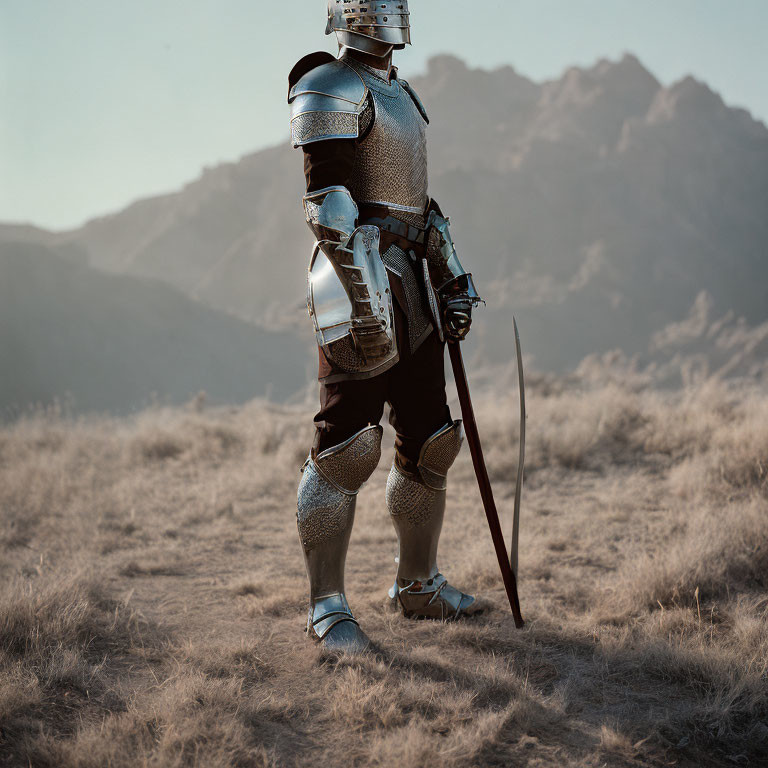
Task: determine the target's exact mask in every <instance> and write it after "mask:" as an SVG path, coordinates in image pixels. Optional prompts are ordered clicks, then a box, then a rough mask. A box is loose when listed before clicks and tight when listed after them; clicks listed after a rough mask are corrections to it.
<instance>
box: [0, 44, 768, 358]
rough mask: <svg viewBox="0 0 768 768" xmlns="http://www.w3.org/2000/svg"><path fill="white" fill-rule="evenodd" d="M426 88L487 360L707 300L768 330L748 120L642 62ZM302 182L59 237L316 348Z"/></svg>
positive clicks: (656, 327) (764, 186)
mask: <svg viewBox="0 0 768 768" xmlns="http://www.w3.org/2000/svg"><path fill="white" fill-rule="evenodd" d="M405 74H406V75H407V74H408V73H405ZM411 81H412V83H413V85H414V86H415V87H416V89H417V90H418V91H419V93H420V95H421V96H422V98H423V100H424V102H425V104H426V106H427V110H428V111H429V113H430V115H431V118H432V122H431V125H430V129H429V141H430V167H431V171H430V172H431V181H430V184H431V193H432V194H433V195H434V196H435V198H437V199H438V200H439V201H440V203H441V205H442V207H443V209H444V210H445V211H446V212H447V213H448V214H449V215H450V216H451V218H452V222H453V227H454V234H455V239H456V240H457V243H458V246H459V249H460V251H461V253H462V256H463V260H464V262H465V265H466V266H467V267H468V268H470V269H471V270H472V271H473V272H474V274H475V277H476V282H477V284H478V287H479V289H480V291H481V293H482V294H483V295H484V296H485V298H486V299H487V300H488V309H486V310H480V311H478V315H477V317H478V324H477V327H476V331H477V332H476V333H475V335H474V341H473V344H474V345H476V348H478V347H482V350H483V353H484V355H485V357H486V358H487V359H489V360H491V361H499V360H505V359H508V358H509V356H510V354H511V347H510V344H509V328H510V327H511V316H512V312H515V314H516V315H517V317H518V320H519V322H520V326H521V329H522V331H523V334H524V337H525V338H524V341H525V347H526V351H527V352H528V353H529V354H530V355H532V356H533V358H534V359H535V360H536V362H537V363H538V365H539V366H540V367H542V368H546V369H563V368H566V367H569V366H572V365H574V364H576V363H577V362H578V361H579V360H581V358H582V357H583V356H584V355H586V354H588V353H592V352H601V351H605V350H609V349H612V348H615V347H620V348H622V349H624V350H625V351H627V352H628V353H641V352H645V351H647V344H648V339H650V338H651V337H652V336H653V335H654V334H656V333H658V332H660V331H661V330H662V329H663V328H664V327H666V326H667V325H668V324H670V323H674V322H679V321H681V320H683V319H684V318H685V316H686V315H687V313H688V311H689V310H690V308H691V307H692V306H693V304H694V302H695V300H696V297H697V296H698V295H699V294H700V293H701V292H702V291H706V292H707V293H708V295H709V296H710V297H711V299H712V312H713V314H714V315H722V314H725V313H726V312H728V311H733V312H735V313H736V314H737V315H739V316H741V315H743V316H744V317H745V319H746V321H747V322H748V323H750V324H752V325H757V324H759V323H761V322H763V321H765V320H766V319H768V215H766V211H768V129H766V127H765V126H764V125H763V124H762V123H759V122H757V121H755V120H753V119H752V118H751V117H750V116H749V114H747V113H746V112H745V111H744V110H741V109H733V108H729V107H727V106H726V105H725V104H724V103H723V101H722V100H721V98H720V97H719V96H718V95H717V94H715V93H713V92H712V91H711V90H710V89H709V88H708V87H707V86H706V85H704V84H703V83H700V82H697V81H696V80H694V79H692V78H686V79H684V80H682V81H681V82H679V83H676V84H674V85H672V86H669V87H665V86H663V85H661V84H660V83H659V82H658V81H657V80H656V79H655V78H654V77H653V76H652V75H651V74H650V73H649V72H648V71H647V70H646V69H645V68H644V67H643V66H642V64H641V63H640V62H639V61H638V60H637V59H636V58H634V57H632V56H625V57H624V58H623V59H622V60H621V61H618V62H611V61H601V62H599V63H598V64H596V65H595V66H594V67H592V68H589V69H580V68H573V69H570V70H568V71H567V72H566V73H565V74H564V75H563V76H562V78H560V79H558V80H555V81H552V82H545V83H534V82H531V81H530V80H527V79H526V78H523V77H520V76H519V75H518V74H516V73H515V71H514V70H512V69H511V68H509V67H505V68H501V69H498V70H495V71H492V72H488V71H483V70H473V69H469V68H467V67H466V66H465V65H464V64H463V63H462V62H461V61H460V60H458V59H456V58H453V57H450V56H442V57H438V58H436V59H433V60H432V61H431V62H430V64H429V70H428V72H427V73H426V75H425V76H424V77H416V78H412V79H411ZM457 105H460V113H461V119H457ZM287 119H288V115H287V107H286V136H287ZM302 186H303V177H302V164H301V155H300V153H299V152H297V151H294V150H292V149H291V148H290V147H289V146H288V144H287V140H286V144H284V145H281V146H279V147H275V148H272V149H268V150H265V151H262V152H257V153H255V154H252V155H249V156H247V157H244V158H243V159H242V160H241V161H240V162H238V163H233V164H226V165H222V166H218V167H216V168H212V169H207V170H206V171H205V172H204V173H203V174H202V176H201V177H200V178H199V179H197V180H196V181H194V182H192V183H190V184H188V185H187V186H186V187H184V188H183V189H182V190H180V191H179V192H177V193H175V194H172V195H165V196H162V197H156V198H151V199H147V200H143V201H140V202H138V203H136V204H134V205H131V206H130V207H128V208H127V209H125V210H124V211H121V212H119V213H116V214H114V215H111V216H106V217H103V218H99V219H96V220H94V221H91V222H89V223H88V224H86V225H85V226H84V227H83V228H81V229H79V230H76V231H73V232H68V233H60V234H57V235H46V238H47V239H48V240H49V241H51V239H52V241H53V242H54V243H56V244H60V245H61V244H65V245H66V246H67V247H69V248H71V249H74V250H75V252H78V253H81V252H86V253H87V255H88V258H89V259H90V263H91V264H92V265H93V266H96V267H99V268H102V269H106V270H111V271H114V272H119V273H125V274H131V275H139V276H145V277H153V278H158V279H160V280H164V281H166V282H168V283H170V284H172V285H174V286H176V287H178V288H180V289H181V290H183V291H185V292H186V293H187V294H189V295H190V296H193V297H195V298H198V299H200V300H202V301H204V302H206V303H208V304H210V305H211V306H215V307H218V308H221V309H224V310H226V311H228V312H233V313H236V314H238V315H240V316H242V317H244V318H249V319H256V320H258V321H260V322H263V323H268V324H270V325H271V326H272V327H276V328H292V329H294V330H295V332H297V333H299V334H306V332H307V329H308V322H309V321H308V319H307V317H306V312H305V309H304V275H305V269H306V264H307V260H308V255H309V248H310V243H311V235H310V233H309V231H308V230H307V228H306V226H305V224H304V221H303V217H302V212H301V207H300V197H301V194H302ZM30 236H31V235H30ZM0 238H2V231H0ZM302 338H303V336H302Z"/></svg>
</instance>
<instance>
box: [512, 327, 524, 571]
mask: <svg viewBox="0 0 768 768" xmlns="http://www.w3.org/2000/svg"><path fill="white" fill-rule="evenodd" d="M512 325H513V326H514V329H515V354H516V355H517V381H518V385H519V387H520V455H519V459H518V462H517V485H516V486H515V514H514V517H513V519H512V546H511V548H510V550H509V562H510V565H511V566H512V571H513V573H514V574H515V578H517V544H518V539H519V537H520V499H521V498H522V494H523V473H524V471H525V420H526V414H525V378H524V376H523V353H522V351H521V349H520V334H519V332H518V330H517V320H515V318H514V317H513V318H512Z"/></svg>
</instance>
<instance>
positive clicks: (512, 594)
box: [448, 341, 525, 629]
mask: <svg viewBox="0 0 768 768" xmlns="http://www.w3.org/2000/svg"><path fill="white" fill-rule="evenodd" d="M448 351H449V353H450V357H451V366H452V367H453V377H454V379H455V380H456V389H457V390H458V393H459V404H460V405H461V415H462V418H463V419H464V431H465V433H466V435H467V442H468V443H469V452H470V453H471V454H472V464H473V465H474V468H475V475H476V476H477V484H478V485H479V486H480V496H481V498H482V500H483V507H484V509H485V516H486V517H487V518H488V526H489V527H490V529H491V538H492V539H493V547H494V549H495V550H496V558H497V560H498V561H499V568H500V569H501V577H502V579H503V580H504V589H505V590H506V592H507V598H508V600H509V607H510V608H511V609H512V615H513V616H514V619H515V626H516V627H517V628H518V629H520V628H521V627H522V626H523V625H524V623H525V622H524V621H523V616H522V614H521V613H520V599H519V598H518V595H517V579H516V578H515V574H514V572H513V570H512V566H511V565H510V562H509V558H508V557H507V547H506V545H505V544H504V535H503V534H502V532H501V523H500V522H499V513H498V511H497V510H496V502H495V501H494V500H493V490H492V489H491V481H490V479H489V478H488V470H487V469H486V466H485V459H484V458H483V448H482V446H481V445H480V435H479V434H478V431H477V422H476V421H475V412H474V409H473V408H472V399H471V398H470V396H469V384H468V383H467V373H466V371H465V370H464V360H463V359H462V356H461V348H460V346H459V342H457V341H449V342H448Z"/></svg>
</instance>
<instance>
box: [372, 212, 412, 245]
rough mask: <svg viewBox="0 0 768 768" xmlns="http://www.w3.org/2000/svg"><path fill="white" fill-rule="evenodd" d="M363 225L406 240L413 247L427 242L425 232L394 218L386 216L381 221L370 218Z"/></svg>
mask: <svg viewBox="0 0 768 768" xmlns="http://www.w3.org/2000/svg"><path fill="white" fill-rule="evenodd" d="M365 223H366V224H373V226H375V227H378V228H379V229H380V230H382V231H383V232H391V233H392V234H393V235H397V236H398V237H402V238H403V239H404V240H408V242H410V243H413V244H415V245H424V243H426V242H427V232H426V230H424V229H419V228H418V227H412V226H411V225H410V224H406V223H405V222H404V221H400V219H396V218H395V217H394V216H386V217H384V218H383V219H381V218H370V219H367V220H366V222H365Z"/></svg>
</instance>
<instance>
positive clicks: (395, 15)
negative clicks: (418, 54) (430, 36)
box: [325, 0, 411, 56]
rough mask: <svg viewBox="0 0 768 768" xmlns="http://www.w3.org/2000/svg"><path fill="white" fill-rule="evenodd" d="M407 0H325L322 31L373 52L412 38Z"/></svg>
mask: <svg viewBox="0 0 768 768" xmlns="http://www.w3.org/2000/svg"><path fill="white" fill-rule="evenodd" d="M409 17H410V14H409V13H408V2H407V0H328V26H327V27H326V29H325V34H326V35H330V34H331V32H335V33H336V37H337V38H338V40H339V43H340V44H341V45H346V46H347V47H348V48H355V49H356V50H358V51H364V52H365V53H371V54H373V55H374V56H386V55H387V54H388V53H389V51H390V50H391V49H392V48H405V46H406V45H407V44H410V42H411V25H410V22H409Z"/></svg>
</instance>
